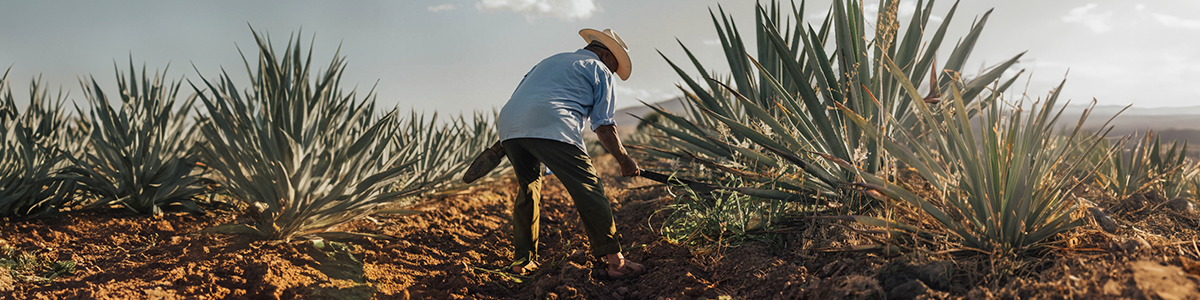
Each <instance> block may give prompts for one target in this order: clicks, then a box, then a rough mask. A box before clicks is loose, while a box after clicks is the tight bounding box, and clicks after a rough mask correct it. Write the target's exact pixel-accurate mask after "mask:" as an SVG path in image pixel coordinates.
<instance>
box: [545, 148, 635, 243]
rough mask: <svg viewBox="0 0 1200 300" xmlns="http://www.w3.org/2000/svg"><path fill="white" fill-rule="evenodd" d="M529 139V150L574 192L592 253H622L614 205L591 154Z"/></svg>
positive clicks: (573, 195) (569, 190)
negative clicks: (606, 193) (593, 163)
mask: <svg viewBox="0 0 1200 300" xmlns="http://www.w3.org/2000/svg"><path fill="white" fill-rule="evenodd" d="M529 140H530V141H528V142H529V144H530V145H526V147H527V149H529V152H531V153H532V154H533V155H534V156H535V157H537V158H538V159H539V160H541V161H542V163H544V164H545V165H546V167H547V168H550V171H553V172H554V175H555V176H557V177H558V179H559V181H561V182H562V184H563V187H565V188H566V189H567V192H568V193H570V194H571V199H572V200H574V202H575V209H576V210H577V211H578V212H579V217H580V219H581V220H582V221H583V227H584V229H585V231H586V232H587V236H588V240H589V241H590V242H591V245H592V249H591V250H592V255H594V256H597V257H600V256H604V255H608V254H613V253H618V252H621V244H620V242H618V241H617V227H616V226H615V224H614V223H615V222H614V221H613V213H612V206H611V204H610V202H609V200H608V196H606V195H605V194H604V186H603V185H601V184H600V178H599V177H598V176H597V175H596V168H595V167H594V166H593V165H592V160H591V159H590V158H588V155H587V153H586V152H583V150H581V149H579V148H578V147H576V146H574V145H571V144H567V143H563V142H559V141H553V140H545V139H529Z"/></svg>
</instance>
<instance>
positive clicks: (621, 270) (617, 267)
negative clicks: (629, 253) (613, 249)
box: [604, 253, 646, 279]
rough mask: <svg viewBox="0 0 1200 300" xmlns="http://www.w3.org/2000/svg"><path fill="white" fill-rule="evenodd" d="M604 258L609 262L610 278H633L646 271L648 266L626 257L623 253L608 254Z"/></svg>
mask: <svg viewBox="0 0 1200 300" xmlns="http://www.w3.org/2000/svg"><path fill="white" fill-rule="evenodd" d="M604 259H605V260H606V261H607V263H608V270H607V271H608V278H611V279H622V278H631V277H637V276H638V275H642V274H644V273H646V266H644V265H642V264H639V263H635V262H633V261H631V260H628V259H625V255H622V254H621V253H614V254H609V255H606V256H605V257H604Z"/></svg>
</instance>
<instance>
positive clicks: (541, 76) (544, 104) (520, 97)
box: [497, 49, 616, 152]
mask: <svg viewBox="0 0 1200 300" xmlns="http://www.w3.org/2000/svg"><path fill="white" fill-rule="evenodd" d="M612 78H613V75H612V72H611V71H609V70H608V67H606V66H605V65H604V63H603V62H601V61H600V58H599V57H598V56H596V53H593V52H592V51H589V50H585V49H579V51H575V52H574V53H570V52H568V53H559V54H555V55H554V56H551V57H548V58H546V59H544V60H542V61H541V62H539V63H538V64H537V65H536V66H534V67H533V70H530V71H529V74H525V79H522V80H521V84H519V85H517V90H516V91H514V92H513V94H512V97H511V98H509V99H508V103H507V104H505V105H504V108H503V109H501V110H500V117H499V120H497V123H498V125H499V126H498V127H499V128H498V129H499V131H500V140H501V141H504V140H509V139H515V138H542V139H549V140H555V141H561V142H564V143H568V144H572V145H575V146H577V147H579V149H582V150H584V151H585V152H586V151H587V150H586V148H585V147H584V146H583V128H584V127H583V125H584V123H585V122H586V123H589V124H590V125H591V129H592V131H595V130H596V128H597V127H600V126H603V125H611V124H616V123H615V120H613V114H614V113H615V112H614V107H613V106H614V104H613V101H614V100H615V95H614V94H613V85H612Z"/></svg>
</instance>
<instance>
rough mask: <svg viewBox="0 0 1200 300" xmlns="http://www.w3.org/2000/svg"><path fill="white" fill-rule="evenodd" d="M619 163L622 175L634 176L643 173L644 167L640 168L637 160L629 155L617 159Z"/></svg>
mask: <svg viewBox="0 0 1200 300" xmlns="http://www.w3.org/2000/svg"><path fill="white" fill-rule="evenodd" d="M617 163H618V164H620V165H621V176H625V177H634V176H638V174H641V171H642V168H639V167H638V164H637V162H636V161H633V159H632V158H629V155H626V156H625V159H624V160H620V161H617Z"/></svg>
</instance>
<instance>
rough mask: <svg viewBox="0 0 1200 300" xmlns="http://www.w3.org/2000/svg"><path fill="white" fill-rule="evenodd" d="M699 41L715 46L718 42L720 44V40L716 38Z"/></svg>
mask: <svg viewBox="0 0 1200 300" xmlns="http://www.w3.org/2000/svg"><path fill="white" fill-rule="evenodd" d="M701 43H704V44H705V45H708V46H716V45H720V44H721V40H718V39H707V40H704V41H701Z"/></svg>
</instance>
